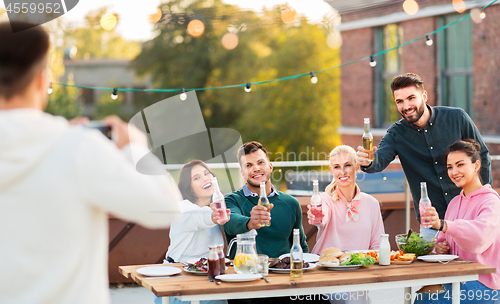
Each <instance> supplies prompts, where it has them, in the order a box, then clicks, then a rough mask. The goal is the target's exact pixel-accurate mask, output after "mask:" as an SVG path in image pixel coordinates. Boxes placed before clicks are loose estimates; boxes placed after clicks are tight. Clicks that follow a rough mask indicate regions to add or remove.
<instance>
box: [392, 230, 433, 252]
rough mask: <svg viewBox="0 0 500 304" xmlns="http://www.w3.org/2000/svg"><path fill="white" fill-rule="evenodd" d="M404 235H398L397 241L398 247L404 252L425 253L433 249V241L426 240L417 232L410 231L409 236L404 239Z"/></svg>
mask: <svg viewBox="0 0 500 304" xmlns="http://www.w3.org/2000/svg"><path fill="white" fill-rule="evenodd" d="M405 241H406V235H403V236H401V237H400V239H399V240H397V242H398V243H399V247H400V249H401V250H402V251H403V252H404V253H414V254H415V255H416V256H421V255H426V254H428V253H430V252H431V251H432V249H434V246H435V245H436V242H435V241H426V240H425V239H424V238H423V237H422V236H420V234H419V233H417V232H413V231H412V232H411V234H410V237H409V238H408V240H407V241H406V243H405Z"/></svg>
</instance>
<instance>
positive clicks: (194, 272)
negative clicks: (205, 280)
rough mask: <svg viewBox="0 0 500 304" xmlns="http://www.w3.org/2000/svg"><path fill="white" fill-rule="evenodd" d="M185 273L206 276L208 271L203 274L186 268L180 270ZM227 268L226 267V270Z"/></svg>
mask: <svg viewBox="0 0 500 304" xmlns="http://www.w3.org/2000/svg"><path fill="white" fill-rule="evenodd" d="M182 269H183V270H184V271H185V272H189V273H193V274H197V275H207V274H208V271H207V272H203V271H194V270H189V268H188V266H186V267H184V268H182ZM227 269H228V268H227V267H226V270H227Z"/></svg>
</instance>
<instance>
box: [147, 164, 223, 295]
mask: <svg viewBox="0 0 500 304" xmlns="http://www.w3.org/2000/svg"><path fill="white" fill-rule="evenodd" d="M212 177H215V175H214V173H213V172H212V170H210V168H208V166H207V164H205V163H204V162H202V161H201V160H192V161H190V162H188V163H187V164H185V165H184V167H183V168H182V170H181V173H180V176H179V190H180V191H181V194H182V196H183V198H184V200H183V201H182V202H181V206H180V209H181V213H182V217H181V219H180V220H179V221H177V222H175V223H173V224H172V226H171V227H170V246H169V247H168V251H167V254H166V259H167V261H168V262H182V263H187V261H188V260H199V259H200V258H207V257H208V249H209V245H214V244H215V245H223V244H224V238H223V236H222V231H221V227H220V225H218V223H217V213H216V211H214V210H213V208H212V207H211V203H212V195H213V194H214V185H212ZM226 212H227V216H228V220H229V213H230V212H229V210H226ZM223 224H225V222H222V225H223ZM204 302H205V301H202V303H204ZM155 303H161V298H155ZM170 303H181V302H180V301H179V300H178V299H177V298H175V297H172V298H171V299H170ZM182 303H184V302H182ZM210 303H226V301H225V300H224V301H216V302H210Z"/></svg>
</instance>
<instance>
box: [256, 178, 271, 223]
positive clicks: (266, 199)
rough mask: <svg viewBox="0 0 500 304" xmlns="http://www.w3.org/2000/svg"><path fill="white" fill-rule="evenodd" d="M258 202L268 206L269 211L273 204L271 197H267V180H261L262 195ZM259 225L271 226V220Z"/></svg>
mask: <svg viewBox="0 0 500 304" xmlns="http://www.w3.org/2000/svg"><path fill="white" fill-rule="evenodd" d="M258 204H259V205H261V206H264V207H266V208H267V210H268V211H269V208H270V206H271V205H270V204H269V199H268V198H267V194H266V183H265V182H260V197H259V202H258ZM259 225H260V227H269V226H271V222H269V224H264V223H262V224H259Z"/></svg>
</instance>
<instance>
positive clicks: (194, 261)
mask: <svg viewBox="0 0 500 304" xmlns="http://www.w3.org/2000/svg"><path fill="white" fill-rule="evenodd" d="M199 260H200V259H189V260H187V261H186V264H189V265H194V264H196V262H198V261H199ZM230 261H231V260H230V259H228V258H226V260H225V262H226V264H227V263H229V262H230Z"/></svg>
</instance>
